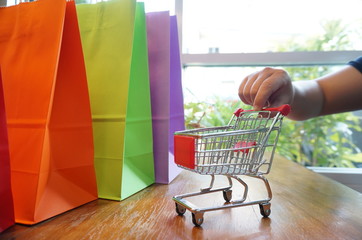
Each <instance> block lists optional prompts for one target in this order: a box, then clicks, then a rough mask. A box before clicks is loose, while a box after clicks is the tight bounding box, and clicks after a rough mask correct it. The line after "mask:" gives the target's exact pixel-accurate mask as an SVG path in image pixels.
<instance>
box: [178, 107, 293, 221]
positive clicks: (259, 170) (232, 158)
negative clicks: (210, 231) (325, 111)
mask: <svg viewBox="0 0 362 240" xmlns="http://www.w3.org/2000/svg"><path fill="white" fill-rule="evenodd" d="M289 112H290V106H289V105H282V106H280V107H278V108H266V109H263V110H261V111H254V110H243V109H238V110H237V111H235V112H234V114H233V116H232V118H231V120H230V122H229V124H228V125H226V126H221V127H210V128H198V129H192V130H185V131H179V132H175V135H174V141H175V151H174V153H175V163H176V164H177V165H178V166H179V167H181V168H184V169H186V170H189V171H192V172H195V173H198V174H202V175H210V176H211V182H210V185H209V187H207V188H202V189H201V190H200V192H194V193H186V194H182V195H177V196H174V197H173V200H174V201H175V203H176V212H177V213H178V214H179V215H181V216H182V215H183V214H184V213H185V212H186V209H187V210H189V211H190V212H191V213H192V221H193V223H194V224H195V225H196V226H200V225H201V224H202V223H203V221H204V218H203V215H204V213H205V212H208V211H214V210H221V209H225V208H233V207H241V206H248V205H254V204H259V207H260V213H261V215H263V216H264V217H268V216H269V215H270V213H271V210H270V206H271V204H270V200H271V198H272V191H271V188H270V185H269V182H268V180H267V179H266V177H265V176H264V175H265V174H268V173H269V172H270V168H271V165H272V161H273V157H274V152H275V147H276V145H277V142H278V137H279V133H280V130H281V127H282V120H283V117H284V116H286V115H288V113H289ZM266 151H267V152H270V154H268V157H265V156H264V153H265V152H266ZM215 175H224V176H226V177H227V179H228V183H229V185H228V186H226V187H222V188H213V186H214V180H215ZM238 175H245V176H249V177H253V178H257V179H260V180H262V181H263V182H264V185H265V187H266V190H267V193H268V197H267V198H266V199H262V200H257V201H250V202H245V200H246V198H247V194H248V185H247V184H246V183H245V182H244V181H243V180H242V179H241V178H239V177H238ZM232 179H235V180H236V181H237V182H239V183H240V184H241V185H243V187H244V193H243V196H242V199H240V200H237V201H231V199H232V189H231V188H232V184H233V182H232ZM218 191H220V192H223V197H224V200H225V201H226V202H227V203H228V204H224V205H221V206H216V207H207V208H200V207H197V206H195V205H194V204H192V203H191V202H189V201H187V200H186V199H185V198H187V197H193V196H198V195H202V194H207V193H213V192H218Z"/></svg>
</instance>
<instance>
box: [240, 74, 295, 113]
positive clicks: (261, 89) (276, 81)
mask: <svg viewBox="0 0 362 240" xmlns="http://www.w3.org/2000/svg"><path fill="white" fill-rule="evenodd" d="M239 97H240V99H241V100H242V101H243V102H244V103H245V104H248V105H252V106H253V107H254V110H257V111H258V110H261V109H262V108H263V107H278V106H280V105H282V104H291V103H292V102H293V98H294V89H293V86H292V82H291V79H290V77H289V75H288V73H287V72H286V71H285V70H283V69H275V68H269V67H267V68H264V69H263V70H261V71H258V72H255V73H252V74H250V75H249V76H247V77H245V78H244V79H243V81H242V82H241V84H240V87H239Z"/></svg>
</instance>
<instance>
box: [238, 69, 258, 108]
mask: <svg viewBox="0 0 362 240" xmlns="http://www.w3.org/2000/svg"><path fill="white" fill-rule="evenodd" d="M255 75H256V74H251V75H249V76H247V77H246V78H244V80H243V82H242V84H241V85H240V88H239V97H240V99H241V100H242V101H243V102H244V103H245V104H249V105H252V103H253V102H252V101H251V99H250V94H249V89H250V87H251V86H252V84H253V81H254V80H255V79H256V76H255Z"/></svg>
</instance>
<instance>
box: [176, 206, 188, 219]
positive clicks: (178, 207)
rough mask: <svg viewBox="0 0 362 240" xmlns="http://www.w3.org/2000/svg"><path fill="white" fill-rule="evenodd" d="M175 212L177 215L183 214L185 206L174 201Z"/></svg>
mask: <svg viewBox="0 0 362 240" xmlns="http://www.w3.org/2000/svg"><path fill="white" fill-rule="evenodd" d="M176 212H177V214H178V215H180V216H183V215H184V214H185V212H186V208H185V207H184V206H182V205H180V204H178V203H176Z"/></svg>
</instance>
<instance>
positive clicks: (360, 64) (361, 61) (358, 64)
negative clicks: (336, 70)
mask: <svg viewBox="0 0 362 240" xmlns="http://www.w3.org/2000/svg"><path fill="white" fill-rule="evenodd" d="M348 65H351V66H353V67H355V68H356V69H357V70H358V71H360V72H361V73H362V57H359V58H357V59H356V60H354V61H350V62H349V63H348Z"/></svg>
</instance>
